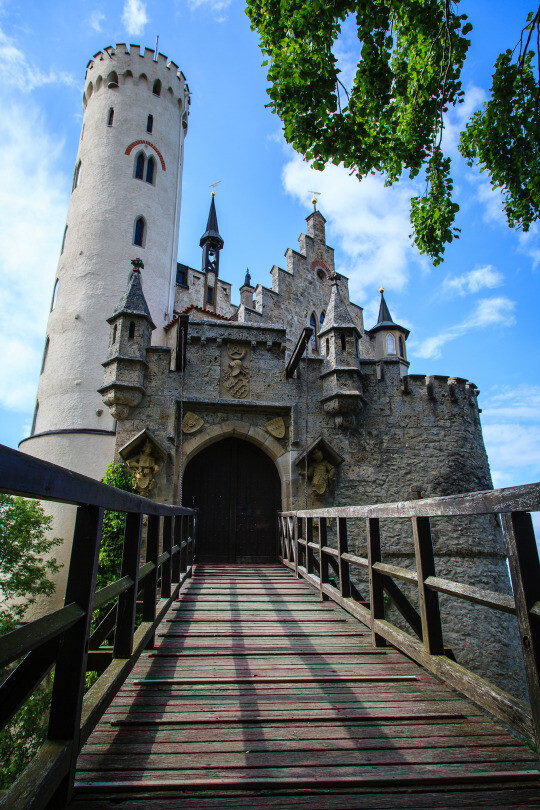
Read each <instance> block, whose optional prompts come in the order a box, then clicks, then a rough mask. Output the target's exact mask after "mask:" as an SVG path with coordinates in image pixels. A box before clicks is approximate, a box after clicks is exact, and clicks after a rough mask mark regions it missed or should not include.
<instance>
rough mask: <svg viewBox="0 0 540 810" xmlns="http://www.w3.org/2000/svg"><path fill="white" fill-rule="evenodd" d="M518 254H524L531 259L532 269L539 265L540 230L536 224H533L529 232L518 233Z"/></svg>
mask: <svg viewBox="0 0 540 810" xmlns="http://www.w3.org/2000/svg"><path fill="white" fill-rule="evenodd" d="M518 243H519V252H520V253H525V255H527V256H529V258H531V259H532V263H533V267H538V265H539V264H540V228H539V227H538V222H533V224H532V225H531V227H530V228H529V230H528V231H527V232H526V233H525V232H524V231H519V233H518Z"/></svg>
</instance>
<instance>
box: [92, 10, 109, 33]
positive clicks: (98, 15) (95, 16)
mask: <svg viewBox="0 0 540 810" xmlns="http://www.w3.org/2000/svg"><path fill="white" fill-rule="evenodd" d="M104 19H105V14H103V12H102V11H98V10H97V9H96V10H94V11H92V13H91V14H90V17H89V18H88V23H89V25H90V27H91V28H93V29H94V31H102V30H103V29H102V27H101V23H102V22H103V20H104Z"/></svg>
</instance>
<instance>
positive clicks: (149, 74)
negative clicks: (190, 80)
mask: <svg viewBox="0 0 540 810" xmlns="http://www.w3.org/2000/svg"><path fill="white" fill-rule="evenodd" d="M154 53H155V52H154V51H153V50H152V49H151V48H144V49H142V48H141V47H140V45H129V47H128V46H127V45H126V44H124V43H120V44H118V45H116V46H114V47H113V46H112V45H110V46H108V47H107V48H104V49H103V50H102V51H98V53H96V54H94V56H93V57H92V59H90V61H89V62H88V64H87V66H86V75H85V86H84V95H83V105H84V106H85V107H86V104H87V103H88V102H89V100H90V98H91V97H92V94H93V93H94V92H97V91H99V90H100V89H101V88H102V87H103V86H104V85H105V87H107V86H112V87H118V88H120V87H122V85H123V84H125V83H126V82H127V81H130V82H134V83H135V84H141V83H142V84H146V85H147V87H148V89H149V92H151V93H152V92H154V94H155V95H159V96H161V97H163V98H164V99H169V100H177V101H178V102H179V103H180V104H181V105H182V106H188V105H189V86H188V84H187V82H186V79H185V76H184V74H183V73H182V71H181V70H179V68H178V65H177V64H176V63H175V62H172V61H171V60H169V59H167V57H166V56H165V55H164V54H162V53H158V55H157V59H154ZM156 82H159V83H160V84H159V86H158V87H156ZM156 89H158V90H159V92H155V91H156Z"/></svg>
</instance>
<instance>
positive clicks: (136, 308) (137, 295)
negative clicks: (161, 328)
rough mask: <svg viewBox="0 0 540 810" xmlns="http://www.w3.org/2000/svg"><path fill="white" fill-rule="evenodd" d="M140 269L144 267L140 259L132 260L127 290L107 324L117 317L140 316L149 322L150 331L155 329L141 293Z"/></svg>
mask: <svg viewBox="0 0 540 810" xmlns="http://www.w3.org/2000/svg"><path fill="white" fill-rule="evenodd" d="M135 262H140V264H135ZM141 267H144V265H143V263H142V262H141V261H140V259H134V260H133V269H132V271H131V273H130V274H129V278H128V285H127V290H126V292H125V293H124V295H123V296H122V298H121V300H120V302H119V303H118V306H117V307H116V309H115V310H114V312H113V314H112V315H111V317H110V318H107V321H108V322H109V323H111V321H113V320H114V319H115V318H117V317H118V316H119V315H141V316H144V317H145V318H147V319H148V321H150V324H151V326H152V329H155V328H156V325H155V323H154V322H153V320H152V316H151V315H150V310H149V309H148V304H147V303H146V298H145V297H144V293H143V288H142V281H141Z"/></svg>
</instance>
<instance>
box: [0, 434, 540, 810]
mask: <svg viewBox="0 0 540 810" xmlns="http://www.w3.org/2000/svg"><path fill="white" fill-rule="evenodd" d="M0 491H4V492H11V493H14V494H23V495H26V496H29V497H40V498H45V499H51V500H60V501H64V502H66V503H74V504H77V505H78V510H77V522H76V526H75V534H74V553H73V555H72V562H71V567H70V571H69V578H68V585H67V592H66V604H65V607H64V608H62V609H61V610H59V611H56V612H55V613H53V614H49V615H48V616H46V617H44V618H43V619H39V620H38V621H36V622H33V623H31V624H29V625H26V626H24V627H22V628H20V629H18V630H16V631H14V632H13V633H10V634H8V635H6V636H4V637H3V638H2V639H1V640H0V666H4V667H7V666H10V665H12V666H13V664H12V662H16V661H17V662H19V663H18V664H17V665H16V666H14V668H13V669H12V671H11V674H10V675H9V677H8V678H7V679H5V680H4V682H3V683H2V684H1V686H0V724H2V725H5V724H6V723H7V722H9V719H10V718H11V716H12V715H13V713H14V711H16V710H17V709H18V708H19V706H21V705H22V704H23V703H24V701H25V700H26V699H27V696H28V695H29V694H30V693H31V691H32V690H33V689H34V688H35V687H36V686H37V684H38V683H39V682H40V681H41V680H42V679H43V677H44V676H45V675H46V674H47V673H48V672H49V671H50V669H51V667H52V666H54V667H55V678H54V689H53V696H52V704H51V711H50V722H49V733H48V739H47V741H46V742H45V743H44V745H43V747H42V749H41V750H40V751H39V753H38V754H37V755H36V757H35V758H34V760H33V761H32V762H31V764H30V765H29V766H28V768H27V769H26V771H25V772H24V773H23V775H22V776H21V777H20V778H19V780H18V781H17V782H16V783H15V784H14V786H13V787H12V788H11V789H10V790H8V791H6V792H5V794H4V795H3V796H1V797H0V808H9V809H10V810H12V809H16V808H45V807H58V808H61V807H70V808H73V810H105V808H111V809H112V808H113V807H116V806H120V807H126V808H132V809H133V810H142V809H143V808H145V810H146V808H150V810H153V808H155V810H172V808H178V807H182V808H186V810H190V808H197V809H198V810H203V809H204V808H218V807H219V808H227V807H238V808H240V807H246V808H247V807H250V808H253V807H261V808H262V807H280V808H287V807H291V808H292V807H295V808H296V807H305V808H309V809H310V810H312V808H313V809H315V808H368V807H369V808H405V807H415V808H417V807H418V808H420V807H447V808H449V807H473V806H478V807H490V808H492V807H540V781H539V777H540V773H539V771H538V758H537V755H536V754H535V753H534V749H533V746H534V744H535V740H538V731H539V730H540V682H539V669H540V666H539V664H540V632H539V626H540V624H539V623H540V565H539V561H538V552H537V549H536V543H535V538H534V533H533V530H532V523H531V519H530V514H529V512H530V511H535V510H538V509H540V485H539V484H531V485H529V486H527V487H515V488H510V489H505V490H495V491H493V492H484V493H473V494H470V495H466V496H451V497H446V498H432V499H429V500H424V501H413V502H406V503H399V504H383V505H375V506H369V507H341V508H335V509H329V510H325V511H322V510H320V511H316V512H309V511H304V512H295V513H283V514H281V515H280V517H279V527H280V531H279V534H280V548H279V555H278V557H279V561H278V562H276V563H275V564H271V565H260V566H255V565H238V566H227V565H211V564H209V563H206V564H204V565H196V564H195V563H196V556H195V558H194V544H195V531H196V516H195V515H194V513H193V511H192V510H189V509H185V508H183V507H171V506H164V505H160V504H155V503H153V502H151V501H148V500H145V499H143V498H139V497H137V496H134V495H129V494H127V493H123V492H119V491H118V490H113V489H111V488H109V487H106V486H104V485H102V484H98V483H96V482H95V481H91V480H90V479H86V478H84V477H82V476H78V475H75V474H74V473H70V472H68V471H65V470H61V469H60V468H54V467H51V465H47V464H45V463H44V462H41V461H39V460H36V459H33V458H30V457H28V456H24V455H22V454H19V453H17V452H16V451H12V450H8V449H6V448H1V449H0ZM104 509H114V510H117V511H124V512H126V513H127V521H126V536H125V543H124V555H123V562H122V572H121V577H120V579H119V580H118V581H117V582H116V583H114V584H113V585H109V586H107V587H106V588H103V589H101V590H100V591H97V592H95V573H96V565H97V551H98V549H99V542H100V527H101V516H102V513H103V510H104ZM490 513H492V514H500V515H501V519H502V523H503V528H504V532H505V537H506V540H507V543H508V550H509V564H510V571H511V576H512V584H513V590H514V597H510V596H507V595H503V594H497V593H494V592H490V591H486V590H480V589H478V588H475V587H473V586H471V585H464V584H459V583H455V582H450V581H448V580H443V579H440V578H439V577H437V576H436V571H435V564H434V556H433V547H432V542H431V532H430V518H432V517H435V516H441V515H456V514H459V515H474V514H490ZM143 517H146V520H145V521H144V523H145V524H146V526H144V527H143ZM359 518H360V519H363V520H365V521H367V524H366V525H367V539H368V557H367V558H363V557H359V556H357V555H355V554H353V553H351V552H349V549H348V532H349V531H350V529H349V523H350V521H351V520H357V519H359ZM387 518H389V519H393V520H395V519H408V520H412V522H413V535H414V547H415V549H414V550H415V558H416V563H417V565H416V570H408V569H405V568H399V567H397V566H394V565H389V564H388V563H385V562H384V561H383V554H382V553H381V539H380V526H379V524H380V522H381V521H384V520H385V519H387ZM142 539H144V541H145V545H146V559H145V561H144V562H143V563H142V565H141V563H140V548H141V540H142ZM358 570H362V571H363V572H364V573H367V574H368V576H369V600H366V601H362V600H361V599H359V598H357V594H356V589H355V587H354V581H355V571H358ZM396 580H398V581H405V582H408V583H409V585H411V584H414V586H415V587H417V588H418V594H419V605H420V610H419V612H417V611H416V609H415V608H414V607H413V605H412V604H411V602H410V601H409V599H408V598H407V596H406V595H405V593H404V592H403V591H402V590H401V589H400V588H399V587H398V586H397V584H396ZM438 593H445V594H450V595H452V596H453V597H455V598H460V599H466V600H467V601H469V602H471V603H473V604H474V603H476V604H481V605H487V606H489V607H491V608H492V609H494V610H502V611H504V612H506V613H509V614H515V615H516V616H517V621H518V626H519V632H520V636H521V639H522V645H523V655H524V662H525V668H526V673H527V681H528V687H529V692H530V696H531V707H532V711H531V708H530V707H527V705H526V704H523V703H521V702H520V701H518V700H516V699H515V698H512V697H511V696H510V695H508V694H506V693H504V692H502V691H501V690H500V689H498V688H496V687H494V686H492V685H490V684H488V683H487V682H486V681H484V680H482V679H480V678H478V677H477V676H476V675H473V674H472V673H471V672H469V671H467V670H466V669H464V668H463V667H460V666H459V665H458V664H456V663H455V661H453V660H452V658H451V656H450V655H449V653H448V651H447V650H445V648H444V646H443V638H442V630H441V617H440V608H439V601H438ZM385 595H386V599H385ZM388 599H390V600H391V602H392V604H393V605H394V606H395V607H396V608H397V609H398V610H399V611H400V613H401V614H402V616H403V617H404V619H405V620H406V621H407V624H408V625H409V626H410V629H411V631H412V632H411V633H409V632H405V631H404V630H403V629H399V628H398V627H397V626H396V625H395V624H392V623H391V622H390V621H389V620H388V616H385V609H386V601H387V600H388ZM105 604H109V605H111V607H110V610H109V613H108V614H107V616H106V617H105V619H103V621H102V622H101V623H100V625H99V626H98V627H97V628H96V629H94V630H93V631H92V632H91V631H90V622H91V617H92V613H93V611H94V610H96V609H97V608H98V607H102V606H103V605H105ZM137 613H139V614H140V622H139V625H138V627H136V621H135V617H136V614H137ZM503 642H504V640H503V639H502V640H501V643H503ZM87 670H94V671H98V672H100V673H101V675H100V677H99V679H98V680H97V682H96V683H95V684H94V686H92V688H91V689H90V690H89V691H87V692H86V694H85V693H84V678H85V673H86V672H87Z"/></svg>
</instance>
